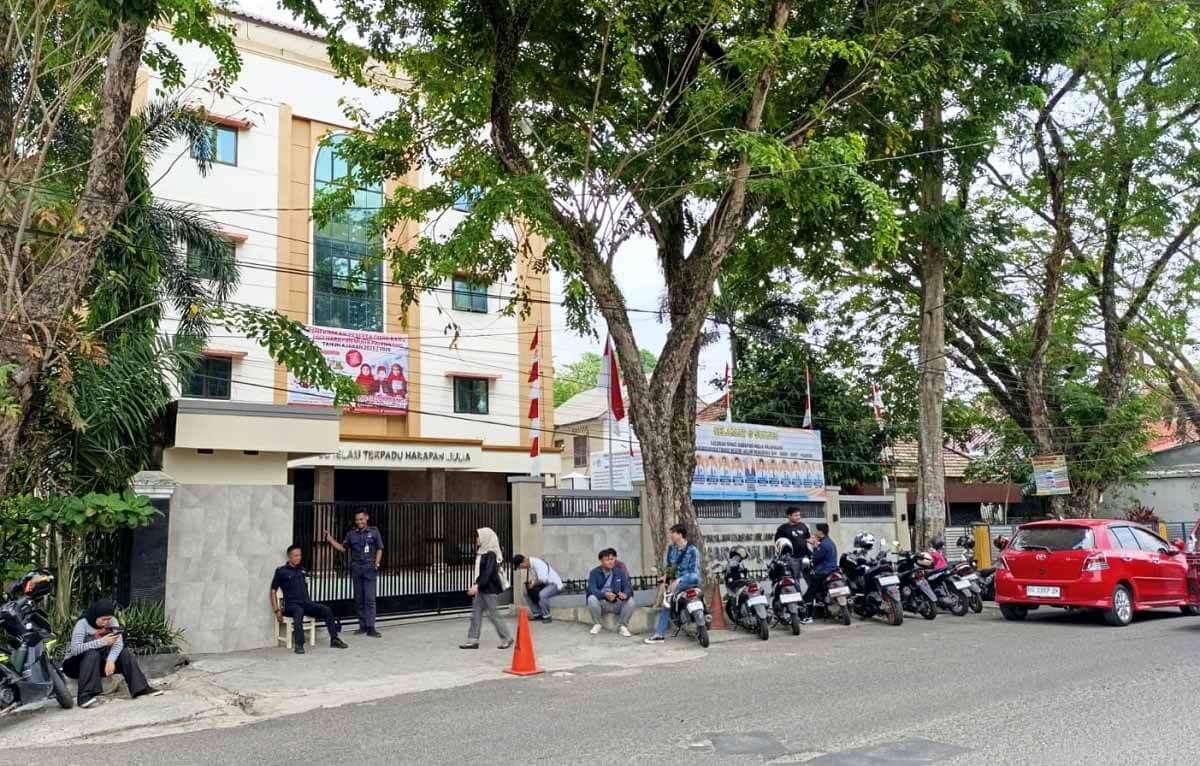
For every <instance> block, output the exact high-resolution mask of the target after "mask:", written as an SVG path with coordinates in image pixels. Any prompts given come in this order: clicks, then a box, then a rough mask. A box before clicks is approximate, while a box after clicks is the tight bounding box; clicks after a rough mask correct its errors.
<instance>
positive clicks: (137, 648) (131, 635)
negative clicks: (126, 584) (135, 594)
mask: <svg viewBox="0 0 1200 766" xmlns="http://www.w3.org/2000/svg"><path fill="white" fill-rule="evenodd" d="M117 621H118V622H120V623H121V627H122V628H123V629H124V631H125V632H124V638H125V646H126V647H127V648H129V649H131V650H133V651H134V652H139V653H143V654H144V653H151V652H156V651H160V650H163V649H175V648H178V647H179V642H180V641H181V640H182V639H183V629H182V628H177V627H176V626H175V624H174V623H173V622H172V621H171V618H170V617H169V616H168V615H167V610H166V607H165V606H163V604H162V602H152V601H134V602H133V603H132V604H130V605H129V606H127V607H124V608H122V609H120V610H118V611H117Z"/></svg>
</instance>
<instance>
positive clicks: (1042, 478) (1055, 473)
mask: <svg viewBox="0 0 1200 766" xmlns="http://www.w3.org/2000/svg"><path fill="white" fill-rule="evenodd" d="M1033 480H1034V483H1035V484H1036V485H1037V494H1039V495H1069V494H1071V478H1070V476H1069V475H1068V474H1067V457H1066V455H1038V456H1037V457H1034V458H1033Z"/></svg>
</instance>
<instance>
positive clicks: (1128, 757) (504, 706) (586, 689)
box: [0, 610, 1200, 766]
mask: <svg viewBox="0 0 1200 766" xmlns="http://www.w3.org/2000/svg"><path fill="white" fill-rule="evenodd" d="M645 651H648V652H650V651H656V648H655V647H645ZM97 712H99V711H97ZM1198 714H1200V619H1195V618H1186V617H1180V616H1176V615H1175V614H1174V613H1171V612H1162V613H1158V614H1153V615H1149V616H1144V617H1139V619H1138V620H1137V621H1136V622H1135V623H1134V624H1133V625H1132V626H1130V627H1127V628H1122V629H1115V628H1108V627H1106V626H1104V625H1103V624H1102V622H1101V621H1100V620H1099V619H1098V618H1094V617H1090V616H1087V615H1067V614H1064V613H1062V612H1051V613H1048V614H1037V615H1033V616H1031V618H1030V620H1029V621H1028V622H1026V623H1023V624H1015V623H1007V622H1004V621H1003V620H1002V619H1001V618H1000V616H999V615H998V614H997V613H996V612H994V611H992V610H985V612H984V613H983V614H982V615H978V616H975V615H971V616H968V617H964V618H954V617H952V616H950V615H942V616H941V617H939V618H938V619H937V620H936V621H934V622H932V623H927V622H925V621H923V620H920V619H913V620H906V621H905V623H904V625H903V626H901V627H899V628H891V627H888V626H886V625H883V624H882V623H877V624H869V625H862V626H858V627H855V628H853V629H848V630H839V631H835V632H826V633H823V634H820V635H813V636H801V637H800V638H793V637H791V636H790V635H788V634H785V633H783V632H780V633H776V634H775V635H774V636H772V638H771V640H770V641H769V642H766V643H762V642H758V641H738V642H735V643H732V644H725V645H721V646H714V648H713V649H712V650H711V651H710V652H709V653H708V655H707V657H705V658H704V659H702V660H698V661H695V662H688V663H685V664H680V665H674V666H657V667H651V668H645V669H635V670H614V669H612V668H595V669H588V668H584V669H581V670H580V671H579V672H576V673H574V674H571V675H557V676H554V675H552V676H543V677H537V678H527V679H509V678H504V679H501V680H497V681H495V682H488V683H483V684H477V685H474V686H469V687H465V688H458V689H450V690H445V691H438V692H427V693H423V694H414V695H402V696H397V697H392V698H388V699H385V700H381V701H378V702H374V703H368V704H362V705H354V706H348V707H342V708H338V709H336V710H319V711H316V712H312V713H306V714H303V715H296V716H292V717H287V718H280V719H276V720H272V721H266V722H263V723H261V724H253V725H249V726H245V727H240V728H236V729H225V730H218V731H207V732H196V733H190V734H182V735H177V736H169V737H160V738H154V739H145V740H140V741H136V742H131V743H126V744H119V745H101V744H100V743H89V744H87V745H83V746H71V747H63V748H50V749H45V750H38V751H28V752H25V751H12V750H9V751H4V752H0V761H3V762H4V763H55V764H58V765H60V766H65V765H66V764H88V766H94V764H95V763H97V762H98V761H103V762H107V763H112V764H118V763H119V764H133V765H137V766H140V765H141V764H146V765H147V766H159V764H178V765H179V766H190V765H191V764H196V765H197V766H200V765H203V766H213V765H214V764H215V765H217V766H242V765H243V764H245V765H246V766H249V765H251V764H253V765H255V766H257V765H258V764H281V763H335V764H360V763H361V764H367V763H370V764H400V763H421V764H443V763H444V764H474V763H486V764H495V763H513V764H522V766H524V764H580V763H589V762H595V763H601V764H613V763H629V764H635V763H636V764H645V763H654V762H657V763H679V762H682V761H683V759H688V760H689V761H691V762H694V763H696V764H709V763H746V764H759V763H768V764H783V763H807V764H814V765H817V766H851V765H852V764H894V763H905V764H924V763H938V764H946V765H947V766H955V765H957V764H972V766H974V765H976V764H979V763H989V764H1039V765H1040V764H1048V763H1056V764H1083V763H1092V762H1099V763H1124V764H1163V763H1180V764H1186V763H1200V724H1198V723H1197V716H1198ZM650 759H653V760H650Z"/></svg>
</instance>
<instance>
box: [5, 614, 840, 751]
mask: <svg viewBox="0 0 1200 766" xmlns="http://www.w3.org/2000/svg"><path fill="white" fill-rule="evenodd" d="M510 623H511V620H510ZM466 630H467V621H466V619H465V618H462V617H454V618H447V619H438V620H429V621H424V622H403V623H393V624H391V625H384V626H381V627H380V632H382V633H383V638H368V637H366V636H355V635H353V634H347V635H346V636H345V639H346V643H348V644H350V648H349V649H348V650H336V649H330V648H329V642H328V639H327V638H326V636H325V633H324V631H319V632H318V634H317V645H316V646H315V647H310V648H309V650H308V653H307V654H306V655H304V656H299V655H296V654H293V653H291V652H290V651H288V650H286V649H283V648H282V647H280V648H278V649H257V650H254V651H249V652H237V653H233V654H221V655H199V656H195V657H193V658H192V660H193V662H192V664H191V665H190V666H189V667H187V668H185V669H183V670H182V671H180V672H179V673H176V674H175V675H174V676H171V677H170V679H169V682H170V683H169V686H168V687H167V688H168V690H169V693H168V694H166V695H163V696H162V697H156V698H151V699H141V700H137V701H133V700H130V699H129V698H128V697H126V696H125V695H124V692H121V693H120V694H119V695H113V696H108V697H106V698H105V704H102V705H99V706H97V707H95V708H93V709H90V710H79V709H78V708H75V709H72V710H61V709H59V708H58V707H57V706H56V705H54V704H53V703H50V704H49V705H48V706H44V707H43V708H42V709H41V710H38V711H36V712H22V713H19V714H14V715H10V716H8V717H7V718H4V719H2V720H0V750H4V749H6V748H13V747H18V746H21V747H32V746H38V745H54V744H65V743H68V742H70V743H71V744H79V741H80V740H85V741H86V740H97V739H101V738H102V739H103V741H104V742H118V741H125V740H130V739H139V738H143V737H149V736H162V735H166V734H174V733H179V732H183V731H193V730H197V729H206V728H218V727H227V726H240V725H242V724H246V723H253V722H257V721H262V720H265V719H269V718H275V717H278V716H284V715H292V714H295V713H303V712H306V711H309V710H314V709H316V708H322V707H338V706H340V705H346V704H352V703H356V702H366V701H370V700H375V699H380V698H384V697H391V696H394V695H398V694H407V693H412V692H420V691H428V690H433V689H448V688H453V687H458V686H466V685H469V684H475V683H480V682H482V681H499V680H504V681H505V682H508V683H514V684H519V683H531V682H532V683H536V682H537V680H536V678H534V679H529V678H514V677H512V676H508V675H505V674H504V673H502V672H501V671H502V670H503V669H504V668H506V667H508V665H509V663H510V661H511V659H512V652H511V650H510V651H504V652H501V651H497V650H496V646H497V643H498V642H497V640H496V639H495V636H494V635H493V634H492V633H491V628H490V626H485V628H484V636H483V641H482V643H481V647H480V648H479V649H478V650H474V651H464V650H461V649H459V648H458V644H460V643H462V642H463V640H464V639H465V637H466ZM531 630H532V634H533V645H534V650H535V652H536V654H537V661H538V665H539V666H540V667H543V668H545V669H546V672H547V674H553V673H555V672H561V671H570V670H572V669H575V668H581V667H587V666H591V667H597V666H598V667H609V668H615V669H630V668H638V667H647V666H653V665H662V664H667V663H674V662H685V661H688V660H695V659H700V658H703V657H705V656H706V655H707V654H709V652H711V651H716V650H718V649H719V648H720V647H721V645H722V644H726V643H730V642H735V641H738V640H757V639H755V638H753V637H751V636H750V635H749V634H747V633H745V632H742V631H731V630H726V631H714V632H713V633H712V634H711V635H712V648H711V649H710V650H707V651H706V650H704V649H701V648H700V647H699V646H698V645H697V644H696V643H695V642H694V641H690V640H687V639H684V638H683V637H682V636H681V637H679V638H676V639H670V640H668V641H667V642H666V643H665V644H661V645H657V646H646V645H644V644H643V643H642V639H643V638H644V635H643V636H635V637H634V638H621V637H620V636H618V635H617V634H615V633H607V632H606V633H602V634H601V635H599V636H591V635H589V634H588V630H587V626H585V625H581V624H579V623H570V622H555V623H553V624H551V625H543V624H538V623H534V624H532V625H531ZM825 630H845V628H843V627H841V626H827V625H818V624H814V625H811V626H806V627H805V633H806V634H807V633H810V632H811V633H817V632H823V631H825ZM776 636H777V637H778V638H780V639H782V638H784V636H785V631H777V632H776ZM787 638H791V636H790V635H787ZM796 640H798V641H803V637H801V638H799V639H796ZM35 716H36V718H37V724H38V725H30V724H31V723H33V721H31V718H32V717H35ZM2 760H3V758H0V761H2Z"/></svg>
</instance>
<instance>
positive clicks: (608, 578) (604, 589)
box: [587, 548, 636, 638]
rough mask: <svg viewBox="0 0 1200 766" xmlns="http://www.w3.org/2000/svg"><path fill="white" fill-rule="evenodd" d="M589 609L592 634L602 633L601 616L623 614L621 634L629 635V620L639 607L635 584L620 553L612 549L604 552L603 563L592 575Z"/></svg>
mask: <svg viewBox="0 0 1200 766" xmlns="http://www.w3.org/2000/svg"><path fill="white" fill-rule="evenodd" d="M587 605H588V611H590V612H591V613H592V622H593V623H594V624H593V625H592V631H591V632H592V635H593V636H595V635H598V634H599V633H600V631H601V630H603V629H604V626H603V625H602V624H601V619H602V617H603V615H605V614H616V615H620V621H621V635H622V636H625V637H626V638H628V637H629V636H631V635H633V634H632V633H630V632H629V620H630V619H631V618H632V617H633V611H634V609H635V608H636V607H635V606H634V603H633V583H631V582H630V581H629V573H628V572H626V571H625V567H624V566H620V565H618V562H617V552H616V550H614V549H612V548H605V549H604V550H602V551H600V566H598V567H596V568H595V569H593V570H592V571H591V574H589V575H588V583H587Z"/></svg>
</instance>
